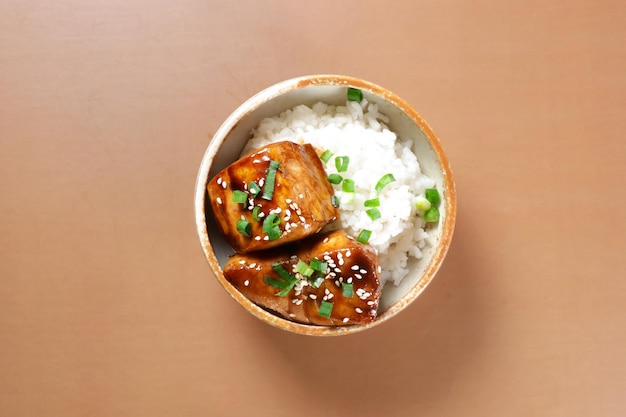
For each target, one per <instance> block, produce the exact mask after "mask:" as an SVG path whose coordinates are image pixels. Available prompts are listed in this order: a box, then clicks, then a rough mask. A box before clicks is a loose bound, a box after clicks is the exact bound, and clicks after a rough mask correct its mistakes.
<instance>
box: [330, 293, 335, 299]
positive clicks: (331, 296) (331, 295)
mask: <svg viewBox="0 0 626 417" xmlns="http://www.w3.org/2000/svg"><path fill="white" fill-rule="evenodd" d="M334 296H335V294H333V293H332V292H331V293H330V294H328V299H329V300H331V299H332V298H333V297H334Z"/></svg>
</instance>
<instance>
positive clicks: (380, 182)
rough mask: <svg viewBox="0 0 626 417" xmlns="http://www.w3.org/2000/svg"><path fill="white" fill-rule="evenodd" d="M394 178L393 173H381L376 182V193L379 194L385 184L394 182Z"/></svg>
mask: <svg viewBox="0 0 626 417" xmlns="http://www.w3.org/2000/svg"><path fill="white" fill-rule="evenodd" d="M395 180H396V179H395V178H394V176H393V174H385V175H383V176H382V177H381V178H380V179H379V180H378V182H377V183H376V187H375V188H376V194H380V192H381V191H382V190H383V188H385V187H386V186H387V185H389V184H391V183H392V182H394V181H395Z"/></svg>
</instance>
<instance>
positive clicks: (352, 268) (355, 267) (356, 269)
mask: <svg viewBox="0 0 626 417" xmlns="http://www.w3.org/2000/svg"><path fill="white" fill-rule="evenodd" d="M350 269H351V270H353V271H358V270H359V266H358V265H352V266H351V267H350Z"/></svg>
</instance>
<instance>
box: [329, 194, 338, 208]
mask: <svg viewBox="0 0 626 417" xmlns="http://www.w3.org/2000/svg"><path fill="white" fill-rule="evenodd" d="M330 202H331V203H332V205H333V207H339V198H338V197H337V196H336V195H333V196H332V197H331V198H330Z"/></svg>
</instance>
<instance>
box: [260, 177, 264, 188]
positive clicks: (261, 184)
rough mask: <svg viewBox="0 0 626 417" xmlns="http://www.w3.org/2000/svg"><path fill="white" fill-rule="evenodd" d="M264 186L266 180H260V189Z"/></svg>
mask: <svg viewBox="0 0 626 417" xmlns="http://www.w3.org/2000/svg"><path fill="white" fill-rule="evenodd" d="M263 184H265V178H261V179H260V180H259V187H263Z"/></svg>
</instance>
